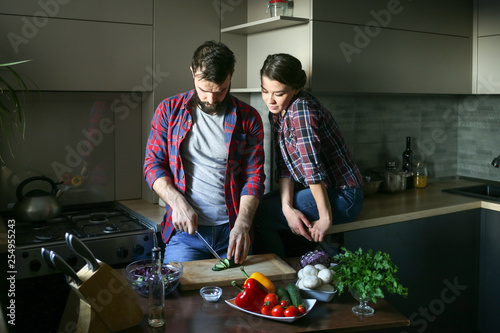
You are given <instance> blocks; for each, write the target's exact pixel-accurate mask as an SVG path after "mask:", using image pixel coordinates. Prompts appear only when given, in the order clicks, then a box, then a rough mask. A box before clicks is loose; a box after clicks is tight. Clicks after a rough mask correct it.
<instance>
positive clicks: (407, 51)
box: [221, 0, 473, 94]
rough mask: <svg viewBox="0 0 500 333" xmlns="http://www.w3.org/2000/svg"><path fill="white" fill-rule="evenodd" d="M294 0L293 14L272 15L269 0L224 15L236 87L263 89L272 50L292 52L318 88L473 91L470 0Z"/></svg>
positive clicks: (245, 4)
mask: <svg viewBox="0 0 500 333" xmlns="http://www.w3.org/2000/svg"><path fill="white" fill-rule="evenodd" d="M293 4H294V5H293V16H292V17H284V16H281V17H277V18H269V14H267V13H266V8H265V5H262V3H260V2H255V1H246V2H245V1H241V4H240V5H239V6H238V8H235V10H234V11H233V12H231V15H229V13H226V15H225V19H223V20H222V19H221V27H222V28H221V40H222V41H223V42H225V43H226V44H228V45H229V46H230V47H231V48H232V49H233V50H234V51H235V53H236V55H237V59H238V63H237V66H238V67H237V70H238V75H236V76H235V78H234V79H233V90H235V89H236V91H238V92H255V91H259V86H260V81H259V70H260V68H261V66H262V63H263V61H264V60H265V58H266V56H267V55H268V54H271V53H278V52H286V53H290V54H293V55H294V56H296V57H297V58H299V59H300V60H301V62H302V64H303V66H304V69H305V70H306V72H307V74H308V76H309V82H308V87H309V88H310V89H311V90H312V91H315V92H334V93H337V92H360V93H450V94H451V93H453V94H456V93H458V94H468V93H471V89H472V54H471V45H472V19H473V8H472V2H471V1H466V0H459V1H452V0H445V1H440V2H439V3H436V2H433V1H398V0H389V1H387V0H383V1H382V0H374V1H363V0H350V1H347V0H343V1H327V0H295V1H293ZM228 16H231V17H230V19H228V18H227V17H228Z"/></svg>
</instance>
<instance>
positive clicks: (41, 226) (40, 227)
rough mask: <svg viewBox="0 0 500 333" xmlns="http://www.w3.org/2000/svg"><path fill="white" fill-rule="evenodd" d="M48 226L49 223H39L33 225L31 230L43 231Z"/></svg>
mask: <svg viewBox="0 0 500 333" xmlns="http://www.w3.org/2000/svg"><path fill="white" fill-rule="evenodd" d="M48 226H49V223H48V222H47V221H39V222H36V223H33V230H44V229H47V228H48Z"/></svg>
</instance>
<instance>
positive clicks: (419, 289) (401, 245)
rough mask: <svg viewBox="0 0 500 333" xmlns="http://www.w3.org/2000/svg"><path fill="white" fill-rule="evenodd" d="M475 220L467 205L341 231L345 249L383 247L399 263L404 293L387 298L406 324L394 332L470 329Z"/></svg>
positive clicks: (474, 287)
mask: <svg viewBox="0 0 500 333" xmlns="http://www.w3.org/2000/svg"><path fill="white" fill-rule="evenodd" d="M479 219H480V211H479V210H471V211H464V212H459V213H453V214H447V215H441V216H436V217H431V218H425V219H418V220H413V221H408V222H401V223H395V224H390V225H386V226H380V227H374V228H368V229H363V230H357V231H351V232H346V233H345V234H344V240H345V246H346V247H347V248H348V249H349V250H351V251H354V250H356V249H358V248H359V247H361V248H362V249H363V250H368V249H372V250H373V251H379V250H380V251H385V252H387V253H388V254H389V255H390V256H391V259H392V260H393V262H394V263H395V264H396V265H398V267H399V272H398V277H399V279H400V282H401V283H402V284H403V285H404V286H405V287H407V288H408V297H407V298H403V297H401V296H397V295H390V294H386V299H387V300H388V301H389V302H390V303H391V304H392V305H394V306H395V307H396V308H397V309H398V310H399V311H401V312H402V313H403V314H404V315H406V316H408V317H409V318H410V321H411V324H410V325H411V326H410V327H409V328H405V329H404V330H401V329H399V330H397V331H396V332H401V331H406V332H474V331H475V327H476V324H477V306H476V305H477V303H478V295H477V285H478V260H479Z"/></svg>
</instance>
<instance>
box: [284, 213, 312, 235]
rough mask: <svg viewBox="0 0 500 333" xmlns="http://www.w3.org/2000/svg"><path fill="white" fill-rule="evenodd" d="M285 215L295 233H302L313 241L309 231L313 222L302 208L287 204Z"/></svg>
mask: <svg viewBox="0 0 500 333" xmlns="http://www.w3.org/2000/svg"><path fill="white" fill-rule="evenodd" d="M283 215H285V218H286V221H287V222H288V226H289V227H290V230H291V231H292V232H293V233H294V234H296V235H301V236H303V237H304V238H306V239H307V240H309V241H311V242H312V241H313V238H312V237H311V235H310V233H309V228H310V227H311V222H309V220H308V219H307V217H306V216H305V215H304V214H303V213H302V212H301V211H300V210H298V209H295V208H293V207H291V206H289V205H287V206H285V207H284V208H283Z"/></svg>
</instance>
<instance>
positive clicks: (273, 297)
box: [264, 293, 279, 309]
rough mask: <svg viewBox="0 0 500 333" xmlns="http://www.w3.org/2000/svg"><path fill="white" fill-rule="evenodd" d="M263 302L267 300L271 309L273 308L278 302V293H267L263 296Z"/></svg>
mask: <svg viewBox="0 0 500 333" xmlns="http://www.w3.org/2000/svg"><path fill="white" fill-rule="evenodd" d="M265 302H269V305H270V306H271V309H272V308H274V307H275V306H276V305H278V304H279V299H278V295H276V294H275V293H269V294H267V296H266V298H264V303H265Z"/></svg>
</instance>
